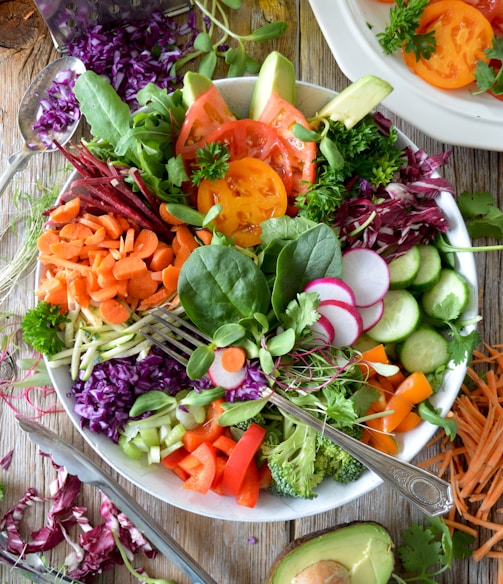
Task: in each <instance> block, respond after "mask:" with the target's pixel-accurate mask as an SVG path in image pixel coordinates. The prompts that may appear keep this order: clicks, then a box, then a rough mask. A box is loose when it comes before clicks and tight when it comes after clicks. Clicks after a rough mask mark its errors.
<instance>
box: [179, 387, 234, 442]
mask: <svg viewBox="0 0 503 584" xmlns="http://www.w3.org/2000/svg"><path fill="white" fill-rule="evenodd" d="M223 401H224V400H223V399H219V400H215V401H213V402H211V404H210V405H209V407H208V411H207V413H206V420H205V421H204V422H203V423H202V424H201V425H200V426H197V427H196V428H193V429H192V430H187V431H186V432H185V434H184V435H183V436H182V442H183V445H184V446H185V448H186V449H187V450H188V452H193V451H194V450H195V449H196V448H197V447H198V446H199V445H200V444H202V443H203V442H210V443H212V442H214V441H215V440H216V439H217V438H218V437H219V436H220V435H221V434H222V433H223V431H224V427H223V426H219V424H218V418H219V417H220V414H221V413H222V412H223V409H222V403H223Z"/></svg>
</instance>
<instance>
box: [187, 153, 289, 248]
mask: <svg viewBox="0 0 503 584" xmlns="http://www.w3.org/2000/svg"><path fill="white" fill-rule="evenodd" d="M213 205H222V212H221V213H220V214H219V215H218V217H217V219H216V220H215V224H216V227H217V229H218V230H219V231H220V232H221V233H223V234H224V235H227V237H232V238H233V239H234V242H235V243H236V245H239V246H241V247H252V246H254V245H258V244H259V243H260V241H261V234H262V229H261V227H260V223H262V221H265V220H266V219H270V218H271V217H280V216H282V215H284V214H285V212H286V207H287V194H286V189H285V185H284V184H283V181H282V180H281V178H280V176H279V175H278V173H277V172H276V171H275V170H273V169H272V168H271V167H270V166H269V165H268V164H267V163H266V162H263V161H262V160H259V159H258V158H250V157H248V158H242V159H241V160H233V161H231V162H230V163H229V169H228V171H227V173H226V175H225V178H222V179H218V180H215V181H211V180H209V179H205V180H203V181H202V182H201V184H200V186H199V190H198V193H197V208H198V210H199V211H201V212H202V213H207V212H208V211H209V210H210V208H211V207H212V206H213Z"/></svg>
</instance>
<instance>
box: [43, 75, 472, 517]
mask: <svg viewBox="0 0 503 584" xmlns="http://www.w3.org/2000/svg"><path fill="white" fill-rule="evenodd" d="M255 80H256V77H244V78H240V79H239V81H240V83H241V87H244V86H246V87H247V91H248V93H249V95H251V90H250V88H251V87H252V86H253V85H254V83H255ZM215 83H216V85H217V86H218V87H219V89H220V90H221V91H222V93H223V95H224V97H225V98H226V99H228V100H229V101H231V100H232V97H231V96H232V95H234V94H235V93H236V79H222V80H217V81H216V82H215ZM297 88H298V91H297V100H296V103H297V105H300V106H301V107H302V104H306V103H308V104H309V107H310V108H311V110H312V112H313V113H314V112H315V111H317V109H318V108H319V107H320V105H319V104H321V105H324V103H326V100H327V99H329V98H330V97H331V96H333V95H335V93H336V92H334V91H332V90H329V89H327V88H323V87H320V86H317V85H315V84H312V83H307V82H301V81H297ZM313 89H314V90H316V91H317V98H316V99H313V98H312V97H310V92H311V91H312V90H313ZM241 91H242V89H241ZM322 96H325V97H322ZM241 106H242V107H241V109H242V111H246V110H247V107H248V103H244V102H242V103H241ZM306 107H307V106H306ZM234 109H235V111H239V109H240V108H234ZM398 133H399V136H400V140H401V141H402V143H403V145H404V146H405V145H409V146H412V147H414V148H416V146H415V145H414V143H413V142H412V141H411V140H410V139H409V138H407V137H406V136H405V135H404V134H403V132H401V131H400V130H398ZM75 175H76V171H74V172H73V173H72V175H71V176H70V177H69V178H68V180H67V182H66V184H65V186H64V187H63V189H62V191H61V192H62V193H63V192H65V189H66V188H67V185H68V184H69V183H71V181H72V180H74V177H75ZM441 201H442V205H443V206H445V207H446V208H445V212H446V215H447V217H448V221H449V222H450V224H451V226H452V224H453V223H454V224H455V231H454V234H455V236H456V238H459V239H461V240H462V241H463V242H464V243H463V244H464V245H468V244H469V237H468V233H467V231H466V226H465V224H464V221H462V218H461V214H460V213H459V209H458V208H457V205H456V203H455V200H454V198H453V197H452V195H450V194H449V193H447V192H443V193H442V194H441ZM460 220H461V222H460ZM449 233H453V231H452V227H451V230H450V231H449ZM458 255H459V254H458ZM40 267H41V264H40V262H38V264H37V276H36V281H38V279H39V270H40ZM461 268H462V270H461V271H462V272H465V273H466V276H467V278H468V280H469V281H470V284H471V285H472V287H473V295H472V303H471V305H470V306H469V307H468V308H467V310H466V311H465V313H469V314H472V313H473V314H474V315H475V314H476V313H477V305H476V298H477V296H478V294H477V274H476V269H475V260H474V255H473V253H466V257H465V258H464V261H463V262H462V266H461ZM473 328H474V327H473ZM44 359H45V360H46V361H47V359H46V358H45V357H44ZM62 369H65V368H64V367H60V368H59V369H55V368H51V367H48V372H49V376H50V378H51V381H52V383H53V385H54V387H55V389H56V393H57V395H58V397H59V399H60V401H61V403H62V404H63V407H64V409H65V411H66V413H67V415H68V416H69V418H70V420H71V422H72V424H73V425H74V427H75V428H76V429H77V431H78V432H79V434H81V435H82V436H83V438H84V440H85V441H86V442H87V443H88V444H89V446H91V448H92V449H93V450H94V451H95V452H96V454H97V455H98V456H100V458H102V460H103V462H105V463H106V464H108V465H109V466H110V467H111V468H113V469H114V470H115V471H116V472H117V473H118V474H120V475H121V476H122V477H123V478H125V479H126V480H128V481H130V482H131V483H133V484H134V485H135V486H136V487H138V488H140V489H142V490H143V491H145V492H147V493H148V494H150V495H152V496H154V497H156V498H157V499H159V500H161V501H163V502H165V503H167V504H170V505H172V506H174V507H176V508H179V509H182V510H185V511H189V512H192V513H195V514H199V515H204V516H206V517H211V518H213V519H220V520H227V521H242V522H255V523H264V522H276V521H290V520H294V519H301V518H303V517H308V516H312V515H316V514H319V513H322V512H326V511H329V510H332V509H336V508H338V507H341V506H342V505H345V504H348V503H350V502H353V501H355V500H356V499H359V498H360V497H362V496H364V495H365V494H367V493H368V492H370V491H371V490H373V489H375V488H376V487H377V486H379V485H380V484H382V482H383V481H382V480H381V479H380V478H379V477H377V476H376V475H375V474H374V473H372V472H370V471H366V472H365V473H364V475H363V476H362V477H361V478H360V479H359V480H358V481H355V482H353V483H350V485H349V486H348V485H340V484H338V483H335V482H334V481H330V479H326V480H325V481H324V482H323V483H322V484H321V485H320V486H319V487H317V493H318V497H317V498H315V499H311V500H305V499H288V498H278V497H276V496H274V495H271V494H269V493H261V496H260V499H259V503H258V504H257V506H256V507H254V508H253V509H248V508H246V507H242V506H239V505H237V504H236V503H235V501H234V499H232V498H229V497H221V496H219V495H216V494H215V493H211V492H210V493H207V494H206V495H200V494H198V493H195V492H194V493H193V492H190V491H187V490H183V489H181V484H180V482H179V480H178V479H177V478H176V477H175V476H174V475H173V473H171V472H170V471H169V470H168V469H164V468H161V467H159V466H155V467H153V468H152V469H149V468H148V466H147V465H146V464H145V463H139V462H138V461H133V460H131V459H129V458H127V457H126V456H125V455H124V454H123V453H122V452H121V450H120V448H119V447H118V446H117V445H116V444H114V443H113V442H112V441H111V440H110V439H108V438H107V437H105V436H104V435H98V434H95V433H93V432H91V431H90V430H89V429H88V428H82V427H81V424H80V417H79V416H78V415H77V414H75V413H74V412H73V411H72V405H73V401H72V398H71V397H69V396H68V392H69V390H70V388H69V387H68V386H66V387H64V384H63V383H61V380H62V379H63V378H64V377H65V373H66V381H67V382H70V383H71V381H70V378H69V374H68V369H67V368H66V369H65V371H62ZM465 372H466V364H465V365H464V366H457V367H456V369H455V370H454V371H452V372H449V373H448V378H447V382H451V381H452V382H453V383H454V384H455V385H457V386H458V387H459V386H460V385H461V382H462V380H463V378H464V374H465ZM451 378H452V379H451ZM447 382H446V383H445V385H448V384H449V383H447ZM443 391H446V389H445V388H443V387H442V388H441V389H440V390H439V392H438V393H437V394H436V395H437V396H438V395H440V397H442V396H443V394H442V392H443ZM456 393H457V391H456ZM454 398H455V395H454V396H452V401H454ZM449 399H450V398H449ZM436 401H439V398H438V397H437V400H436ZM452 401H451V402H450V403H447V402H446V403H443V400H440V402H441V404H442V406H441V412H442V414H445V413H447V411H448V410H449V408H450V406H451V404H452ZM436 430H437V427H436V426H433V425H431V424H428V423H426V422H424V423H423V424H422V425H421V426H420V427H419V428H417V429H415V430H412V431H411V433H410V434H408V436H409V437H410V440H408V441H407V445H406V448H405V449H404V450H403V451H402V452H401V453H400V455H399V458H402V459H404V460H408V461H410V460H411V459H412V458H413V457H414V456H415V455H416V454H418V453H419V452H420V451H421V450H422V448H423V447H424V445H423V447H421V448H420V449H415V448H413V447H412V445H413V444H414V443H415V442H416V440H417V439H418V438H420V439H421V442H422V443H424V444H426V443H427V442H428V440H429V439H430V438H431V437H432V436H433V434H434V433H435V432H436ZM111 456H112V458H110V457H111ZM159 471H160V472H161V473H162V477H163V481H162V482H163V483H167V484H169V485H170V486H171V485H172V486H173V488H174V490H173V494H172V495H171V496H163V494H162V493H160V492H158V489H159V485H160V484H161V482H160V481H159V480H157V479H158V477H159V475H158V473H159ZM175 489H176V490H175ZM356 491H357V494H355V492H356ZM334 493H335V494H338V495H339V497H340V499H339V500H338V501H336V502H335V503H334V502H333V501H329V500H327V501H326V502H325V503H324V504H320V497H322V498H323V499H326V497H327V496H330V497H333V496H334ZM177 494H179V495H180V497H181V499H180V498H177V496H176V495H177Z"/></svg>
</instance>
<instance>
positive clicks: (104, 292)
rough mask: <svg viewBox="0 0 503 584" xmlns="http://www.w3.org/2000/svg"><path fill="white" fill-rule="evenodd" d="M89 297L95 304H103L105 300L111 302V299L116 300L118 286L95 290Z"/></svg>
mask: <svg viewBox="0 0 503 584" xmlns="http://www.w3.org/2000/svg"><path fill="white" fill-rule="evenodd" d="M89 296H90V297H91V298H92V299H93V300H94V302H103V301H104V300H109V299H110V298H115V297H116V296H117V286H116V285H113V286H109V287H108V288H99V289H98V290H93V291H91V292H89Z"/></svg>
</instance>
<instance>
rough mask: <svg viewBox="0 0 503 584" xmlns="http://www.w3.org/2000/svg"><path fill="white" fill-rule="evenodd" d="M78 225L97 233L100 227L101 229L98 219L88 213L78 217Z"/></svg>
mask: <svg viewBox="0 0 503 584" xmlns="http://www.w3.org/2000/svg"><path fill="white" fill-rule="evenodd" d="M79 223H82V225H87V226H88V227H89V228H90V229H91V230H92V231H98V229H99V228H100V227H103V225H101V224H100V223H99V222H98V218H97V217H96V216H95V215H91V214H90V213H84V215H82V216H81V217H79Z"/></svg>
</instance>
